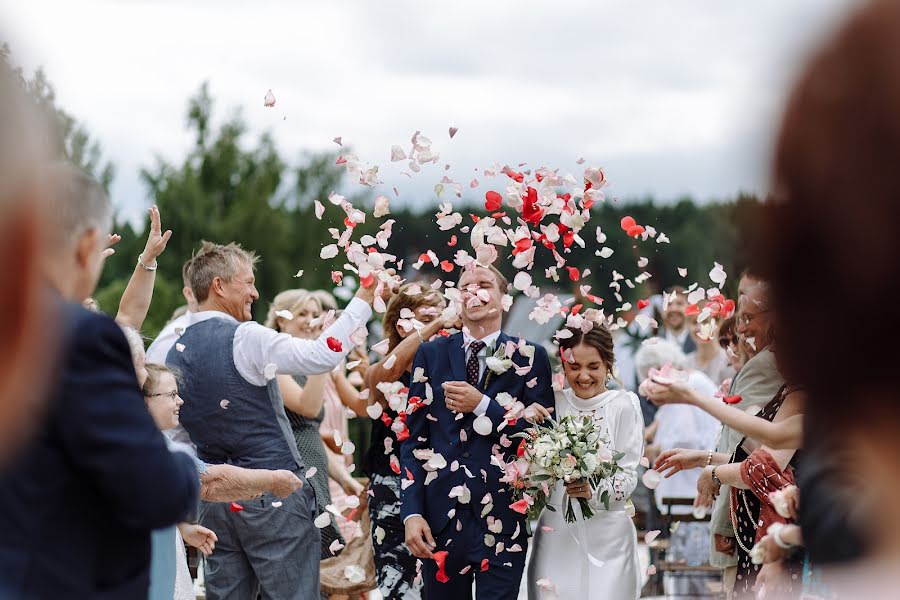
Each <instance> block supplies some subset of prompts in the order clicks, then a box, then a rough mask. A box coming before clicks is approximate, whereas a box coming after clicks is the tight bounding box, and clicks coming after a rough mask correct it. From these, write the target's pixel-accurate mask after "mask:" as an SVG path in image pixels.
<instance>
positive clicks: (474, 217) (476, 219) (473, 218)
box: [469, 213, 481, 223]
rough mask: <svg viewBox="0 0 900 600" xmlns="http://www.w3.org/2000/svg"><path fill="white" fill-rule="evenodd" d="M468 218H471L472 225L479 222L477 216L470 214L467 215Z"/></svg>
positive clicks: (479, 218)
mask: <svg viewBox="0 0 900 600" xmlns="http://www.w3.org/2000/svg"><path fill="white" fill-rule="evenodd" d="M469 216H470V217H472V222H473V223H477V222H478V221H480V220H481V217H479V216H478V215H473V214H472V213H469Z"/></svg>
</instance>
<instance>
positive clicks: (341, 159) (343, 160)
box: [334, 154, 347, 165]
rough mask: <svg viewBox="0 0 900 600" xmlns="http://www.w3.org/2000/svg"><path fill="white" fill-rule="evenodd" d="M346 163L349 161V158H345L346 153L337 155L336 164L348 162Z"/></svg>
mask: <svg viewBox="0 0 900 600" xmlns="http://www.w3.org/2000/svg"><path fill="white" fill-rule="evenodd" d="M346 163H347V159H346V158H344V155H343V154H341V155H340V156H338V157H337V160H336V161H334V164H336V165H343V164H346Z"/></svg>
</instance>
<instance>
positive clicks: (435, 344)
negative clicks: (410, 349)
mask: <svg viewBox="0 0 900 600" xmlns="http://www.w3.org/2000/svg"><path fill="white" fill-rule="evenodd" d="M453 344H459V345H460V346H462V334H461V333H454V334H453V335H449V336H447V337H444V336H438V338H437V339H434V340H431V341H428V342H425V343H424V344H422V345H421V346H419V352H426V353H428V354H432V353H436V352H444V351H446V350H448V349H449V348H451V347H452V346H453Z"/></svg>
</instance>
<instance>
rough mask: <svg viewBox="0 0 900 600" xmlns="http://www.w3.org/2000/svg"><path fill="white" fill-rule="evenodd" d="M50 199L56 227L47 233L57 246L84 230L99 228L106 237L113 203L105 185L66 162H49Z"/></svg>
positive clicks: (102, 235)
mask: <svg viewBox="0 0 900 600" xmlns="http://www.w3.org/2000/svg"><path fill="white" fill-rule="evenodd" d="M45 178H46V179H45V181H46V182H47V183H48V185H49V194H50V196H49V199H48V200H49V203H50V207H51V222H52V225H53V228H52V230H51V231H49V232H48V233H49V234H50V239H51V240H52V243H54V244H56V245H57V247H58V248H60V249H62V248H65V247H67V246H68V245H69V244H70V243H72V241H73V240H75V239H77V238H78V237H80V236H82V235H84V233H86V232H88V231H91V230H96V231H97V232H98V234H99V237H98V240H100V241H101V242H102V241H104V240H105V238H106V235H107V234H108V233H109V231H110V228H111V227H112V212H113V211H112V203H111V202H110V201H109V196H107V195H106V192H105V191H103V187H102V186H101V185H100V184H99V183H97V182H96V181H94V180H93V179H91V178H90V177H88V176H87V175H86V174H85V173H84V172H83V171H81V170H80V169H79V168H77V167H75V166H74V165H71V164H69V163H66V162H56V163H53V164H50V165H48V166H47V168H46V171H45Z"/></svg>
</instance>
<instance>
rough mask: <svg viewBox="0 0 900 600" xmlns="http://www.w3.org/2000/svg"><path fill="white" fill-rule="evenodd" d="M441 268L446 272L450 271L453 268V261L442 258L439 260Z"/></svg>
mask: <svg viewBox="0 0 900 600" xmlns="http://www.w3.org/2000/svg"><path fill="white" fill-rule="evenodd" d="M441 270H442V271H444V272H446V273H449V272H450V271H452V270H453V263H452V262H450V261H449V260H442V261H441Z"/></svg>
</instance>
